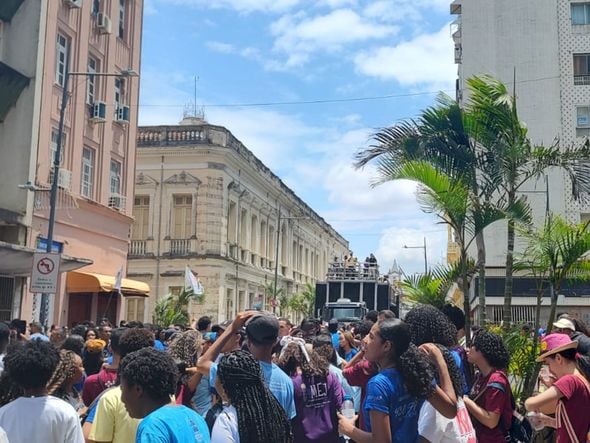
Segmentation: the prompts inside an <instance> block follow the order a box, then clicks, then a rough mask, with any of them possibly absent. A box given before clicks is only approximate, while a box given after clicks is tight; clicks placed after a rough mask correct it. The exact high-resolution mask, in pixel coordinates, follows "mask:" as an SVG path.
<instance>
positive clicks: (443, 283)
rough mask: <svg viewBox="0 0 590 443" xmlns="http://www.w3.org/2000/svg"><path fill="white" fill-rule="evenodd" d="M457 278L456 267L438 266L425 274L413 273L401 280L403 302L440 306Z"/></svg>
mask: <svg viewBox="0 0 590 443" xmlns="http://www.w3.org/2000/svg"><path fill="white" fill-rule="evenodd" d="M457 278H458V272H457V267H456V266H452V267H448V266H438V267H436V268H434V269H431V270H430V271H428V272H427V273H426V274H414V275H411V276H409V277H406V278H405V279H404V280H403V281H402V282H401V288H402V291H403V294H404V295H403V299H404V301H405V302H410V303H415V304H422V305H432V306H435V307H437V308H439V309H440V308H442V307H443V306H444V305H445V304H446V303H447V301H446V299H447V292H448V291H449V289H450V288H451V286H452V285H453V283H455V282H456V279H457Z"/></svg>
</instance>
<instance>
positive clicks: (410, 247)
mask: <svg viewBox="0 0 590 443" xmlns="http://www.w3.org/2000/svg"><path fill="white" fill-rule="evenodd" d="M404 249H424V274H428V258H427V255H426V237H424V244H423V245H422V246H407V245H404Z"/></svg>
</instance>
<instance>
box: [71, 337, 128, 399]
mask: <svg viewBox="0 0 590 443" xmlns="http://www.w3.org/2000/svg"><path fill="white" fill-rule="evenodd" d="M127 330H128V329H127V328H116V329H113V330H112V331H111V342H110V345H109V346H110V348H111V352H112V354H113V362H112V363H111V364H105V365H104V366H103V367H102V368H101V369H100V371H99V372H98V373H97V374H93V375H90V376H88V377H87V378H86V380H84V387H83V388H82V401H84V404H85V405H86V406H89V405H90V404H91V403H92V402H93V401H94V399H95V398H96V397H98V396H99V395H100V393H101V392H102V391H104V390H105V389H107V388H110V387H111V386H113V385H114V384H115V382H116V381H117V371H118V370H119V362H120V361H121V350H120V348H119V339H120V338H121V336H122V335H123V332H125V331H127Z"/></svg>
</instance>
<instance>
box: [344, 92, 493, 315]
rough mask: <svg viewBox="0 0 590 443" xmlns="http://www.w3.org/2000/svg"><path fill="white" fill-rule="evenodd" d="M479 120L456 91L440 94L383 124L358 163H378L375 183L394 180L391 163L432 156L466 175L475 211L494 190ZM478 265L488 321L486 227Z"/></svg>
mask: <svg viewBox="0 0 590 443" xmlns="http://www.w3.org/2000/svg"><path fill="white" fill-rule="evenodd" d="M477 130H478V128H477V126H476V125H475V124H474V121H473V119H472V118H471V115H470V114H469V112H466V111H465V110H464V109H462V108H461V107H460V106H459V104H458V103H457V102H456V101H455V100H453V99H452V98H451V97H449V96H447V95H445V94H440V95H439V96H438V98H437V101H436V103H435V105H434V106H432V107H429V108H427V109H426V110H424V111H422V112H421V114H420V116H419V117H418V118H417V119H410V120H406V121H403V122H401V123H398V124H396V125H394V126H392V127H390V128H383V129H381V130H379V131H378V132H377V133H376V134H375V135H374V136H373V140H374V141H375V143H374V144H373V145H371V146H370V147H369V148H367V149H364V150H361V151H359V152H358V153H357V155H356V163H355V165H356V167H359V168H360V167H363V166H365V165H366V164H368V163H369V162H371V161H376V163H377V173H378V179H377V180H376V181H375V184H380V183H383V182H385V181H387V180H390V176H391V168H392V167H394V168H395V167H398V166H400V165H402V164H403V163H405V162H409V161H427V162H429V163H431V164H432V165H434V166H435V167H436V168H437V169H439V170H441V171H443V172H444V173H445V174H446V175H447V176H448V177H450V178H451V179H460V180H461V181H462V183H463V185H464V186H466V188H467V190H468V191H469V193H470V194H471V195H470V202H471V205H472V206H473V209H474V211H475V212H477V211H478V210H479V208H480V207H481V206H482V201H486V200H488V196H487V195H485V194H484V193H483V191H482V186H481V185H480V183H479V181H480V177H481V176H482V166H483V164H484V161H485V156H484V153H483V151H482V147H481V146H480V145H479V144H478V142H477V140H478V139H479V136H478V133H477ZM475 243H476V247H477V270H478V273H479V289H478V293H479V320H480V322H481V323H482V324H483V323H484V322H485V317H486V312H485V263H486V250H485V242H484V237H483V232H478V233H477V234H476V237H475Z"/></svg>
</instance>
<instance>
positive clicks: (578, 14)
mask: <svg viewBox="0 0 590 443" xmlns="http://www.w3.org/2000/svg"><path fill="white" fill-rule="evenodd" d="M571 10H572V25H589V24H590V3H572V5H571Z"/></svg>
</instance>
